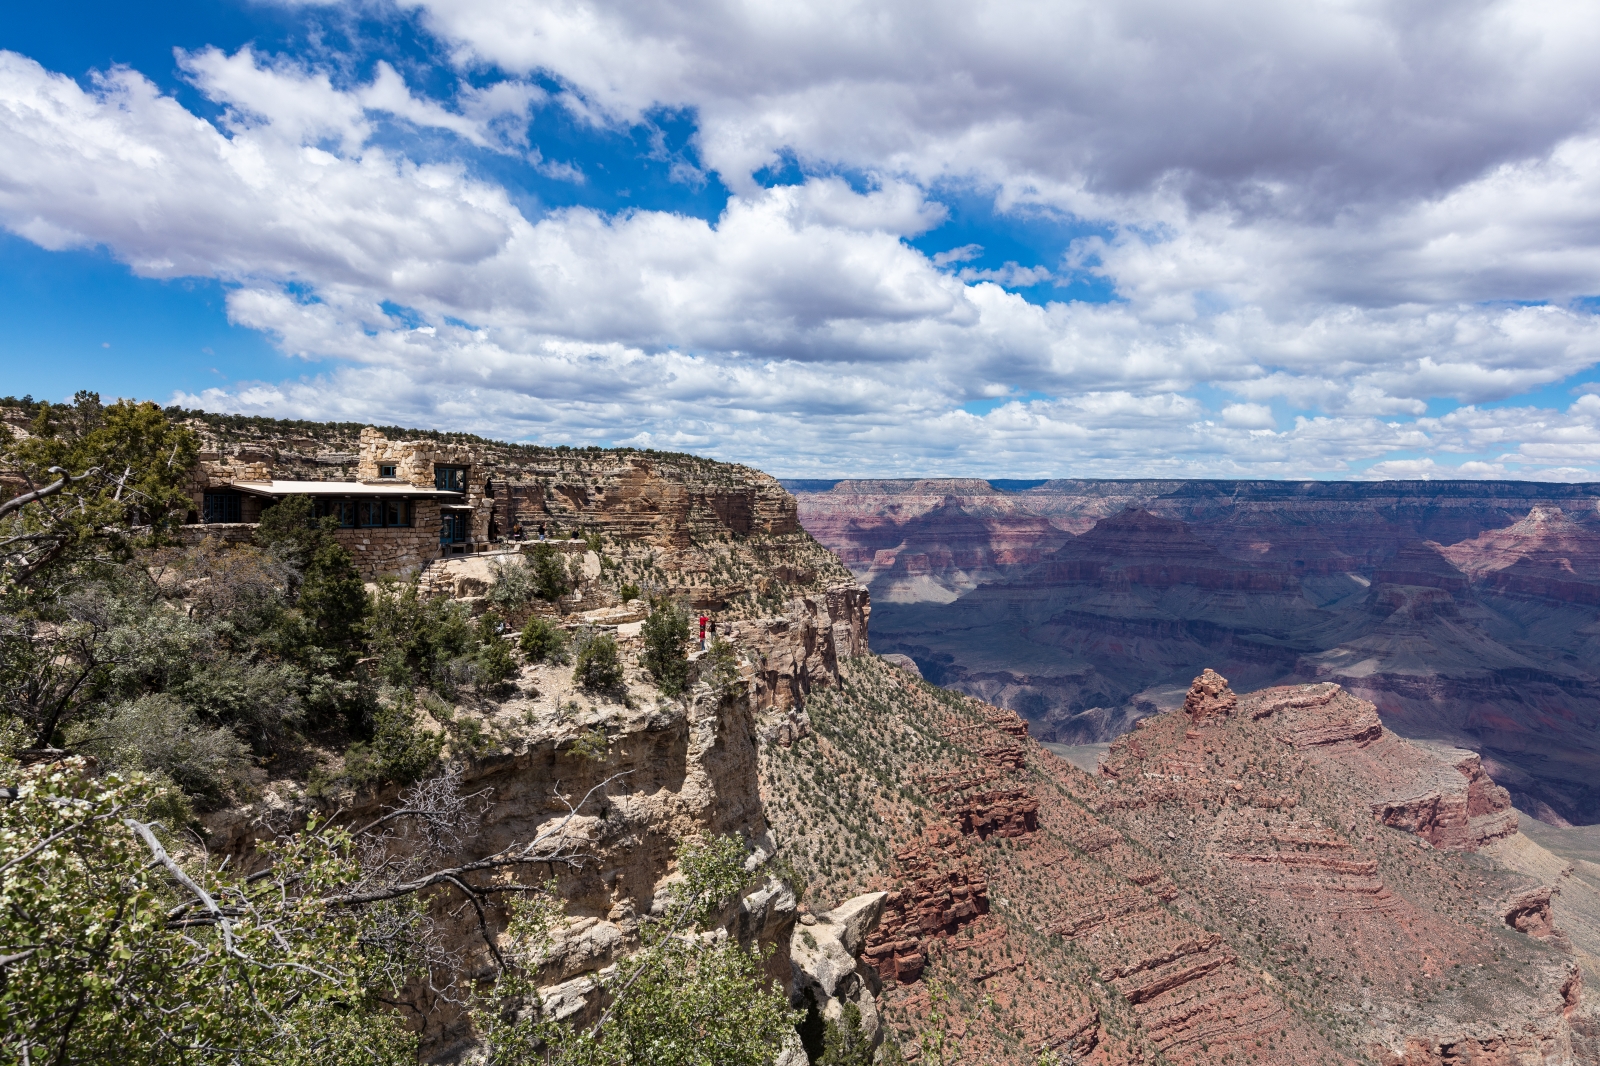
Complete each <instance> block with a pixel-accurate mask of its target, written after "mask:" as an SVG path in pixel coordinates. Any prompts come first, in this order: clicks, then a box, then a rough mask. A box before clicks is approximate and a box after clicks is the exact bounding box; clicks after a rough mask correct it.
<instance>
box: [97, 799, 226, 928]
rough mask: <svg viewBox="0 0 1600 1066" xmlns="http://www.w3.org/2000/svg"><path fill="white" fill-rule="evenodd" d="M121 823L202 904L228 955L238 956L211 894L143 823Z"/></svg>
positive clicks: (129, 821)
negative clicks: (208, 913) (196, 881)
mask: <svg viewBox="0 0 1600 1066" xmlns="http://www.w3.org/2000/svg"><path fill="white" fill-rule="evenodd" d="M123 822H124V823H125V824H126V825H127V826H128V828H130V829H132V830H133V831H134V832H136V833H138V834H139V835H140V836H141V837H143V838H144V842H145V845H146V846H147V847H149V849H150V854H151V856H152V857H153V858H154V860H155V861H156V862H157V863H160V864H161V865H162V866H165V867H166V868H167V872H168V873H170V874H171V875H172V876H173V877H175V878H177V880H178V882H179V883H180V884H182V885H183V887H184V888H187V889H188V890H189V891H190V892H193V893H194V895H195V898H196V899H198V900H199V901H200V902H201V903H203V904H204V905H205V908H206V910H207V911H209V912H210V913H211V915H212V917H214V918H215V919H216V921H217V924H218V925H220V926H222V940H223V943H224V945H225V946H226V947H227V951H228V954H230V955H237V954H239V952H238V951H237V950H236V949H235V948H234V946H233V923H232V922H230V921H229V920H228V918H227V916H226V915H224V914H223V913H222V908H221V907H218V906H217V901H216V900H214V899H212V898H211V894H210V893H209V892H207V891H206V890H205V889H203V888H201V887H200V886H199V885H197V884H195V883H194V880H193V879H192V878H191V877H190V876H189V875H188V874H187V873H185V872H184V869H183V867H181V866H179V865H178V864H177V863H176V862H174V861H173V860H172V857H171V856H170V855H168V854H167V849H166V848H164V847H162V846H161V841H159V840H157V839H156V835H155V833H153V832H151V831H150V827H149V826H148V825H145V824H144V823H143V822H140V821H137V820H135V819H133V818H124V819H123Z"/></svg>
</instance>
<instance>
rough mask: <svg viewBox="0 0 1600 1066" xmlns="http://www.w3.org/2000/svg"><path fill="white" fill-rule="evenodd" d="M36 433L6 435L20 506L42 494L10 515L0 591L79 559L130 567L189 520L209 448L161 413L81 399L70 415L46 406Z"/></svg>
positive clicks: (3, 465)
mask: <svg viewBox="0 0 1600 1066" xmlns="http://www.w3.org/2000/svg"><path fill="white" fill-rule="evenodd" d="M28 432H29V436H28V437H27V438H26V439H18V438H17V437H16V436H15V435H14V434H12V433H11V431H10V430H9V429H6V428H4V427H0V472H4V473H5V474H7V475H8V477H9V478H10V479H15V482H19V483H20V484H21V485H22V486H24V488H23V491H22V492H21V493H18V498H20V497H21V496H22V495H24V494H26V493H27V492H30V491H38V492H41V493H42V495H41V497H40V498H38V499H36V500H34V501H33V502H30V503H26V504H19V505H17V506H15V507H13V508H12V509H11V510H10V511H8V512H7V513H4V514H0V590H3V589H4V588H6V587H7V586H9V585H10V584H11V583H12V582H15V581H26V580H29V579H30V578H32V577H33V576H34V575H35V574H37V573H39V572H40V571H41V570H43V569H45V568H47V567H50V566H56V565H61V564H65V563H70V562H72V561H73V560H75V559H83V558H90V557H94V556H95V555H96V554H100V555H109V556H110V557H113V558H118V557H124V558H125V557H126V553H127V551H128V550H129V549H130V548H131V547H133V546H135V545H136V544H138V543H141V542H143V543H153V542H156V541H159V540H160V539H161V538H162V537H163V536H164V535H165V534H167V533H169V532H170V531H171V530H172V529H173V528H174V527H176V526H177V525H178V524H180V523H182V521H183V520H184V518H185V516H186V515H187V513H188V510H189V508H190V506H191V500H190V498H189V496H188V493H187V491H186V489H187V482H188V477H189V470H190V468H191V467H192V466H193V465H194V463H195V460H196V458H197V456H198V454H199V442H198V441H197V440H196V439H195V436H194V434H193V433H191V432H189V430H187V429H185V428H184V427H182V426H177V425H174V424H172V423H171V422H170V421H168V419H167V417H166V415H165V414H163V413H162V411H161V409H160V408H159V407H157V406H156V405H155V404H152V403H134V402H132V401H130V400H119V401H118V402H116V403H114V404H112V405H111V406H110V407H106V406H104V405H102V404H101V402H100V395H99V393H95V392H79V393H78V394H77V395H76V396H75V397H73V402H72V404H71V405H70V406H69V405H62V404H40V405H39V407H38V409H37V411H36V413H35V414H34V418H33V422H32V424H31V425H30V426H29V427H28ZM52 468H59V470H55V471H53V470H52ZM63 479H64V480H63ZM97 549H103V550H99V551H97Z"/></svg>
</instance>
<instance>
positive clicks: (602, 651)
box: [572, 633, 622, 692]
mask: <svg viewBox="0 0 1600 1066" xmlns="http://www.w3.org/2000/svg"><path fill="white" fill-rule="evenodd" d="M572 681H573V684H575V685H577V686H578V687H579V688H582V689H585V690H586V691H589V692H610V691H613V690H614V689H616V688H618V687H620V686H621V684H622V659H621V657H620V656H618V654H617V638H616V637H613V636H612V635H611V634H610V633H591V634H588V635H587V638H586V639H584V640H583V641H582V642H581V643H580V644H579V646H578V654H577V663H576V664H575V665H574V666H573V669H572Z"/></svg>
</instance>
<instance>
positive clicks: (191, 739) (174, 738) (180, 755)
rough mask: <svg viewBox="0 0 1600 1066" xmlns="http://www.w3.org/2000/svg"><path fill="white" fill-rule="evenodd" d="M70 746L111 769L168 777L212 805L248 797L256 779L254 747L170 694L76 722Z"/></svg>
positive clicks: (122, 705) (116, 708)
mask: <svg viewBox="0 0 1600 1066" xmlns="http://www.w3.org/2000/svg"><path fill="white" fill-rule="evenodd" d="M67 742H68V743H69V744H70V745H71V746H72V747H73V748H74V749H75V750H77V751H82V752H84V753H86V754H89V755H94V756H96V757H98V758H99V759H100V760H101V762H102V763H103V764H105V765H106V766H108V767H111V768H114V769H120V770H144V771H148V772H150V773H152V774H159V775H162V776H164V777H165V778H167V779H170V780H171V781H173V782H175V783H176V784H177V785H179V786H180V787H181V788H182V789H183V791H184V792H186V793H187V794H189V795H190V796H193V797H195V798H197V799H199V800H201V801H202V803H203V804H204V805H205V806H208V807H218V806H221V805H222V803H223V801H225V800H227V799H230V798H236V799H243V798H247V797H248V796H249V795H250V792H251V788H252V785H253V784H254V778H255V776H256V773H255V768H254V765H253V763H252V762H251V760H250V749H249V748H248V747H247V746H246V745H245V744H244V742H243V741H241V740H240V739H239V737H238V735H237V734H235V733H234V732H233V730H231V729H226V728H223V727H220V726H217V727H212V726H206V725H204V724H202V723H201V722H200V720H199V716H198V715H197V714H196V713H195V711H194V709H193V708H192V707H189V706H187V705H185V704H183V703H180V702H179V701H178V700H177V699H175V698H173V697H172V696H170V695H168V694H166V693H153V694H150V695H146V696H141V697H140V698H138V699H136V700H133V701H131V702H129V703H124V704H120V705H118V706H116V707H113V708H112V709H111V710H110V711H109V712H108V713H106V714H105V715H103V716H101V717H100V718H97V719H95V720H94V721H92V722H81V723H76V724H74V725H73V727H72V728H70V729H69V730H68V731H67Z"/></svg>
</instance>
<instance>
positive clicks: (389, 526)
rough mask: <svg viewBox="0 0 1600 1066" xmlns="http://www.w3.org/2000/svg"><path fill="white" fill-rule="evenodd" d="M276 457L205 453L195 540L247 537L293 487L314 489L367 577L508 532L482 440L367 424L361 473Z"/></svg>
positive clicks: (193, 517)
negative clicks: (299, 472)
mask: <svg viewBox="0 0 1600 1066" xmlns="http://www.w3.org/2000/svg"><path fill="white" fill-rule="evenodd" d="M273 473H274V472H273V470H272V469H271V464H269V463H267V462H265V461H262V460H260V459H256V460H253V461H245V462H240V461H237V460H235V461H231V462H230V461H228V460H226V459H224V458H218V459H204V460H202V462H201V463H200V464H199V467H198V468H197V470H196V476H195V480H194V484H193V498H194V509H193V511H191V513H190V515H189V521H190V524H189V525H188V526H186V527H185V532H186V535H187V538H188V539H194V540H198V539H199V538H201V537H205V536H211V537H219V538H221V539H223V540H228V541H242V540H247V539H248V538H249V537H250V535H251V534H252V533H253V532H254V530H255V527H256V526H257V524H259V523H260V521H261V513H262V511H264V510H265V509H267V508H269V507H271V506H273V504H275V503H277V502H278V501H279V500H282V499H284V498H285V497H288V496H308V497H310V498H311V500H312V503H313V505H314V506H315V509H316V514H317V515H318V517H322V516H329V515H331V516H333V517H334V518H337V519H338V520H339V529H338V532H337V533H336V534H335V535H336V537H337V538H338V540H339V542H340V543H341V544H343V545H344V546H345V547H346V548H348V549H350V552H351V554H352V555H353V556H354V557H355V559H356V565H357V567H358V568H359V569H360V571H361V573H362V576H364V577H378V576H382V575H386V574H396V575H397V574H402V573H405V572H408V571H413V570H416V569H417V568H419V567H421V566H423V565H425V564H426V563H428V562H429V561H431V560H433V559H438V558H442V557H445V556H449V555H464V554H468V553H471V552H475V551H482V550H484V549H486V548H488V546H489V545H491V544H493V543H494V542H495V541H496V540H498V539H500V538H501V536H502V535H503V532H504V531H503V530H502V529H500V528H499V523H498V522H497V521H496V516H495V512H494V507H493V502H494V501H493V494H494V489H493V483H492V480H491V475H490V474H489V473H488V472H487V471H486V470H485V469H484V466H483V464H482V463H481V461H480V460H479V457H478V456H477V455H476V454H475V453H474V451H473V449H471V448H468V447H461V446H452V445H447V444H439V443H436V442H431V441H391V440H389V439H388V438H387V437H385V436H384V435H383V434H381V433H379V432H378V431H377V430H375V429H372V428H370V427H369V428H367V429H365V430H363V431H362V433H361V440H360V451H359V454H358V456H357V457H356V478H355V480H350V481H346V480H306V479H303V478H302V479H292V480H291V479H280V478H275V477H274V476H273Z"/></svg>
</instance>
